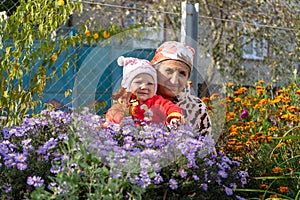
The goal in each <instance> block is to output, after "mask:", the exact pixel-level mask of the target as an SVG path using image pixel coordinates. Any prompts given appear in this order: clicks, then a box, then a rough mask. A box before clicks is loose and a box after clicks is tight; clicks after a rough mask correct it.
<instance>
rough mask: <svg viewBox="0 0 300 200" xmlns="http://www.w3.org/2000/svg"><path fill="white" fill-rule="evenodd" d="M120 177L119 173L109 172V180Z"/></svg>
mask: <svg viewBox="0 0 300 200" xmlns="http://www.w3.org/2000/svg"><path fill="white" fill-rule="evenodd" d="M121 175H122V173H121V172H113V171H112V170H110V177H111V178H120V177H121Z"/></svg>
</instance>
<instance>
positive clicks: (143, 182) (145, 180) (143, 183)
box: [140, 177, 151, 188]
mask: <svg viewBox="0 0 300 200" xmlns="http://www.w3.org/2000/svg"><path fill="white" fill-rule="evenodd" d="M140 183H141V186H142V188H146V187H147V186H148V185H150V184H151V179H150V178H149V177H145V178H141V182H140Z"/></svg>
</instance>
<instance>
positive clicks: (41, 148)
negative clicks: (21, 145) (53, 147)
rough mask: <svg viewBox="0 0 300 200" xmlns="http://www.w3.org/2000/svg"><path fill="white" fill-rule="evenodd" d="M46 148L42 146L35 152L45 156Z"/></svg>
mask: <svg viewBox="0 0 300 200" xmlns="http://www.w3.org/2000/svg"><path fill="white" fill-rule="evenodd" d="M46 150H47V149H46V148H45V147H44V146H39V148H38V150H36V153H37V154H46Z"/></svg>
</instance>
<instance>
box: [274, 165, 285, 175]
mask: <svg viewBox="0 0 300 200" xmlns="http://www.w3.org/2000/svg"><path fill="white" fill-rule="evenodd" d="M272 170H273V172H274V173H275V174H278V173H280V172H282V171H283V169H282V168H280V167H274V168H273V169H272Z"/></svg>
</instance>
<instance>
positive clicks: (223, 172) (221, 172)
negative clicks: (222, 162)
mask: <svg viewBox="0 0 300 200" xmlns="http://www.w3.org/2000/svg"><path fill="white" fill-rule="evenodd" d="M218 175H219V176H221V177H222V178H227V176H228V174H227V173H226V172H225V171H223V170H220V171H219V172H218Z"/></svg>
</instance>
